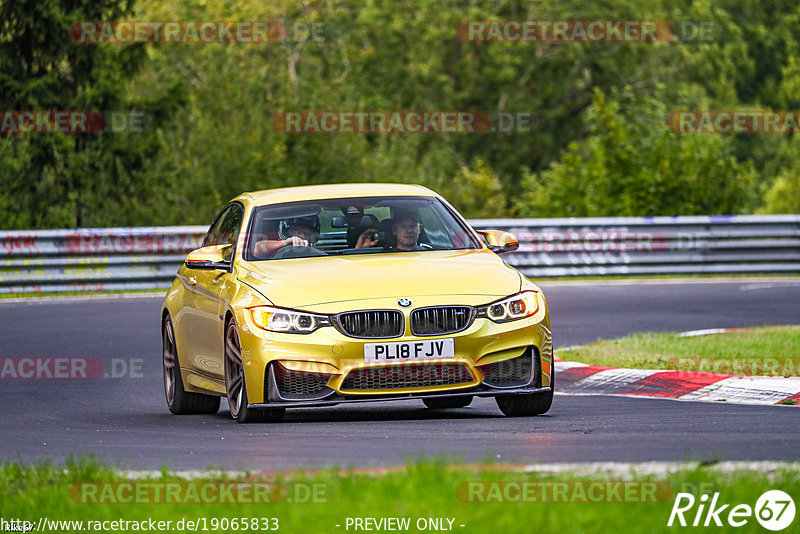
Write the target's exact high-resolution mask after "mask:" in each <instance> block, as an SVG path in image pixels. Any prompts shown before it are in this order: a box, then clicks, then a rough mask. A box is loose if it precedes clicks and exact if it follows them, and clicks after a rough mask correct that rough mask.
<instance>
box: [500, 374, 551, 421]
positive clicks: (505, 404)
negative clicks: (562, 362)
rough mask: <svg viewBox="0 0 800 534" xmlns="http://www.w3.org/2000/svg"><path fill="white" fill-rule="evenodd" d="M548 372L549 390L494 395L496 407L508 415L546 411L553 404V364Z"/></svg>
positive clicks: (527, 414)
mask: <svg viewBox="0 0 800 534" xmlns="http://www.w3.org/2000/svg"><path fill="white" fill-rule="evenodd" d="M550 372H551V374H550V391H544V392H540V393H528V394H523V395H503V396H499V397H495V398H494V400H495V401H497V407H498V408H500V411H501V412H503V414H504V415H507V416H509V417H527V416H529V415H542V414H545V413H547V412H548V411H549V410H550V407H551V406H552V405H553V392H554V391H555V389H556V388H555V386H556V370H555V366H551V371H550Z"/></svg>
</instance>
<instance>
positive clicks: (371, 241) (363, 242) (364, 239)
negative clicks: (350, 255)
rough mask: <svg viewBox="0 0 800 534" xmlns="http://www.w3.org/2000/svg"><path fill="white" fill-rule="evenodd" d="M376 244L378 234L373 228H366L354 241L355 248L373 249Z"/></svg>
mask: <svg viewBox="0 0 800 534" xmlns="http://www.w3.org/2000/svg"><path fill="white" fill-rule="evenodd" d="M377 244H378V232H377V230H375V229H374V228H368V229H366V230H364V231H363V232H361V235H360V236H358V241H356V248H367V247H374V246H375V245H377Z"/></svg>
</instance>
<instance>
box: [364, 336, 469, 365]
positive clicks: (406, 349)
mask: <svg viewBox="0 0 800 534" xmlns="http://www.w3.org/2000/svg"><path fill="white" fill-rule="evenodd" d="M455 355H456V353H455V343H453V338H445V339H426V340H425V341H401V342H398V343H364V361H366V362H367V363H375V362H410V361H416V360H433V359H440V358H453V357H455Z"/></svg>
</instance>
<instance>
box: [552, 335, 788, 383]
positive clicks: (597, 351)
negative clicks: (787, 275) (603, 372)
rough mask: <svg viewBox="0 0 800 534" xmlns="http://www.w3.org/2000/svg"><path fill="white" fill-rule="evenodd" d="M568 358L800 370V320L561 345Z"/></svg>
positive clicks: (742, 370)
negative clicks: (688, 334)
mask: <svg viewBox="0 0 800 534" xmlns="http://www.w3.org/2000/svg"><path fill="white" fill-rule="evenodd" d="M556 354H557V357H558V358H559V359H562V360H569V361H579V362H584V363H588V364H592V365H607V366H610V367H626V368H633V369H674V370H679V371H705V372H716V373H727V374H736V375H751V376H800V326H765V327H755V328H746V329H742V330H737V331H733V332H727V333H723V334H715V335H707V336H697V337H678V336H677V334H671V333H661V334H653V333H642V334H633V335H630V336H627V337H623V338H619V339H609V340H599V341H597V342H595V343H592V344H591V345H587V346H585V347H582V348H578V349H573V350H568V351H564V350H562V351H558V350H556Z"/></svg>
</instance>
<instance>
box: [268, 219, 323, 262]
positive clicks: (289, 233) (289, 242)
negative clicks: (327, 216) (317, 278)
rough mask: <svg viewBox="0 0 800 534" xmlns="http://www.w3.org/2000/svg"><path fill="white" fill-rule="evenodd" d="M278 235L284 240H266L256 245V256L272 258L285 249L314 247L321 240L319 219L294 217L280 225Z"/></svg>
mask: <svg viewBox="0 0 800 534" xmlns="http://www.w3.org/2000/svg"><path fill="white" fill-rule="evenodd" d="M278 235H279V236H280V237H284V236H286V237H285V238H284V239H264V240H262V241H258V242H257V243H256V245H255V249H254V251H253V252H254V254H255V255H256V256H262V257H266V256H272V255H273V254H275V253H276V252H278V251H279V250H281V249H282V248H283V247H313V246H315V245H316V244H317V240H318V239H319V217H317V216H316V215H310V216H307V217H293V218H291V219H284V220H282V221H281V222H280V223H279V224H278Z"/></svg>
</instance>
